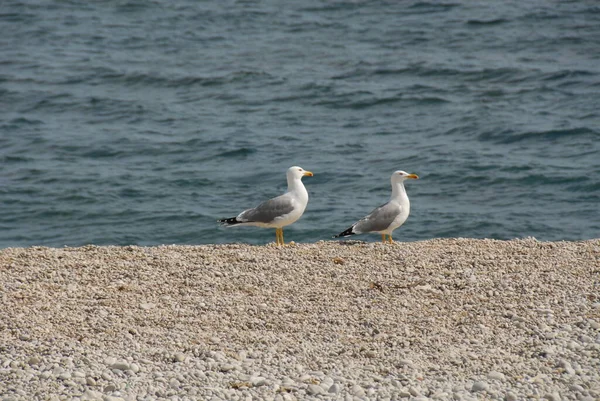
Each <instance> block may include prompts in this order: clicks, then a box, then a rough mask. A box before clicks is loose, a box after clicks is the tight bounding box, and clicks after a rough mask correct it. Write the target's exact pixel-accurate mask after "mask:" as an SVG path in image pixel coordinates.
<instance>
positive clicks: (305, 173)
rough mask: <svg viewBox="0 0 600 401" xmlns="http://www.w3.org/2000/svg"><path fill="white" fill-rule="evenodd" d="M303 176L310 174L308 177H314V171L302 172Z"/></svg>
mask: <svg viewBox="0 0 600 401" xmlns="http://www.w3.org/2000/svg"><path fill="white" fill-rule="evenodd" d="M302 175H303V176H308V177H312V176H313V173H311V172H310V171H305V172H304V174H302Z"/></svg>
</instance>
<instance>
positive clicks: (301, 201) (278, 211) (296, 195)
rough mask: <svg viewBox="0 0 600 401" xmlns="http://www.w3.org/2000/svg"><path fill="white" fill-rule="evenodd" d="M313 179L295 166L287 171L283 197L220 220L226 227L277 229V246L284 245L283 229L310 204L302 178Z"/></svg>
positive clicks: (308, 173)
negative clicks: (286, 186)
mask: <svg viewBox="0 0 600 401" xmlns="http://www.w3.org/2000/svg"><path fill="white" fill-rule="evenodd" d="M304 176H309V177H312V176H313V173H311V172H310V171H306V170H304V169H303V168H302V167H298V166H293V167H290V168H289V169H288V170H287V184H288V190H287V192H286V193H284V194H283V195H280V196H278V197H276V198H273V199H269V200H268V201H264V202H263V203H261V204H260V205H258V206H257V207H255V208H254V209H246V210H244V211H243V212H242V213H240V214H238V215H237V216H236V217H231V218H229V219H223V220H219V223H221V224H223V225H224V226H226V227H232V226H256V227H267V228H274V229H275V240H276V242H277V245H278V246H279V245H284V242H283V227H285V226H288V225H290V224H292V223H294V222H295V221H296V220H298V219H299V218H300V216H302V214H303V213H304V209H306V205H307V204H308V192H306V188H304V184H303V183H302V177H304Z"/></svg>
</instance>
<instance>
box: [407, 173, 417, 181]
mask: <svg viewBox="0 0 600 401" xmlns="http://www.w3.org/2000/svg"><path fill="white" fill-rule="evenodd" d="M406 178H412V179H415V180H418V179H419V176H418V175H416V174H409V175H407V176H406Z"/></svg>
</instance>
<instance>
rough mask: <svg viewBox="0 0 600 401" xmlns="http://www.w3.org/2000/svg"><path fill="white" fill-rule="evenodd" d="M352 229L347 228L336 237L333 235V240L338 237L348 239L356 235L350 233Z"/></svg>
mask: <svg viewBox="0 0 600 401" xmlns="http://www.w3.org/2000/svg"><path fill="white" fill-rule="evenodd" d="M353 228H354V226H352V227H349V228H348V229H347V230H345V231H342V232H341V233H339V234H338V235H334V236H333V238H339V237H349V236H350V235H354V234H356V233H355V232H353V231H352V229H353Z"/></svg>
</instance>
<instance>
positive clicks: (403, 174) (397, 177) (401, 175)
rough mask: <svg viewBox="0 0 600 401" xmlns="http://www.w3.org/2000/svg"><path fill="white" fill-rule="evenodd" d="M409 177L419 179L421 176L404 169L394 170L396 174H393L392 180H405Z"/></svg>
mask: <svg viewBox="0 0 600 401" xmlns="http://www.w3.org/2000/svg"><path fill="white" fill-rule="evenodd" d="M409 178H412V179H413V180H418V179H419V176H418V175H416V174H408V173H407V172H406V171H402V170H398V171H394V174H392V182H404V181H405V180H407V179H409Z"/></svg>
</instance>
